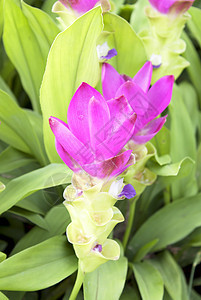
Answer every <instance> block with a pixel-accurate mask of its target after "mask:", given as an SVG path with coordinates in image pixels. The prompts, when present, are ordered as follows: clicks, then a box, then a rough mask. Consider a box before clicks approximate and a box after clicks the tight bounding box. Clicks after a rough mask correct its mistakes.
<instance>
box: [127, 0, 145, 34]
mask: <svg viewBox="0 0 201 300" xmlns="http://www.w3.org/2000/svg"><path fill="white" fill-rule="evenodd" d="M148 5H149V1H148V0H140V1H137V3H136V4H135V8H134V10H133V13H132V15H131V20H130V23H131V26H132V27H133V28H134V30H135V31H136V32H137V33H140V32H141V31H142V30H144V29H149V21H148V18H147V16H146V14H145V13H144V9H145V7H146V6H148Z"/></svg>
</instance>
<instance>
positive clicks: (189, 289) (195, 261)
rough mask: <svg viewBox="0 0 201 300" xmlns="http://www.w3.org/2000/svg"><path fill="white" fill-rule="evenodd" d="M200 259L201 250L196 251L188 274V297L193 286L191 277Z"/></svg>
mask: <svg viewBox="0 0 201 300" xmlns="http://www.w3.org/2000/svg"><path fill="white" fill-rule="evenodd" d="M200 259H201V252H198V253H197V255H196V257H195V260H194V262H193V265H192V269H191V275H190V279H189V285H188V294H189V299H190V298H191V292H192V288H193V278H194V275H195V269H196V267H197V265H198V264H199V263H200Z"/></svg>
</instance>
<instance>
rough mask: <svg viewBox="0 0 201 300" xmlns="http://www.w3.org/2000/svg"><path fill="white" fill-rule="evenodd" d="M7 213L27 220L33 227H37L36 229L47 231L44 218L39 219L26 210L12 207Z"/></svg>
mask: <svg viewBox="0 0 201 300" xmlns="http://www.w3.org/2000/svg"><path fill="white" fill-rule="evenodd" d="M9 212H11V213H13V214H15V215H17V216H20V217H24V218H26V219H27V220H29V221H30V222H31V223H33V224H34V225H37V226H38V227H41V228H43V229H45V230H47V229H48V226H47V224H46V222H45V220H44V218H43V217H41V216H40V215H39V214H36V213H33V212H30V211H27V210H25V209H22V208H19V207H13V208H12V209H10V210H9Z"/></svg>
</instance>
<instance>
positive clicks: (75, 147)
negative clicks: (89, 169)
mask: <svg viewBox="0 0 201 300" xmlns="http://www.w3.org/2000/svg"><path fill="white" fill-rule="evenodd" d="M49 123H50V127H51V129H52V131H53V133H54V135H55V137H56V139H57V142H58V143H59V144H61V146H62V147H63V148H64V150H65V151H66V152H67V153H68V154H69V155H70V156H72V157H73V158H74V159H75V161H76V162H78V163H79V164H80V165H82V164H86V163H91V162H92V161H93V160H94V156H93V153H92V152H91V150H90V148H89V147H86V146H85V145H84V144H83V143H81V142H80V141H79V140H78V139H77V138H76V137H75V136H74V135H73V134H72V132H71V131H70V130H69V128H68V126H67V124H65V123H64V122H63V121H61V120H59V119H57V118H54V117H50V119H49Z"/></svg>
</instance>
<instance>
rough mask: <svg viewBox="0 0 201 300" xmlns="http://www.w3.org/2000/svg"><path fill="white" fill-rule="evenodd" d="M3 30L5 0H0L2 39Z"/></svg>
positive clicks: (0, 31) (0, 33) (0, 32)
mask: <svg viewBox="0 0 201 300" xmlns="http://www.w3.org/2000/svg"><path fill="white" fill-rule="evenodd" d="M2 31H3V0H0V39H1V35H2Z"/></svg>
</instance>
